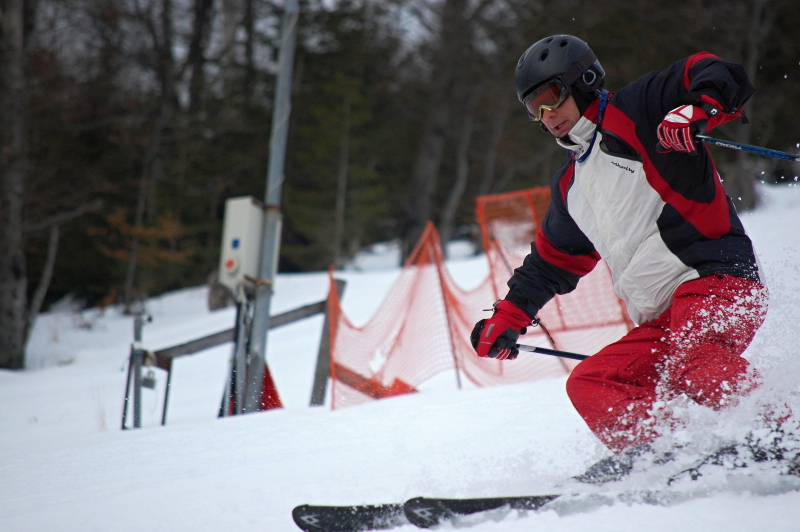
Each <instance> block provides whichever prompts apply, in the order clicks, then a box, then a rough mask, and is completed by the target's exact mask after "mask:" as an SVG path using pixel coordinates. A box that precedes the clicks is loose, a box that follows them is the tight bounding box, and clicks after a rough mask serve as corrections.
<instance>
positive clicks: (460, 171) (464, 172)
mask: <svg viewBox="0 0 800 532" xmlns="http://www.w3.org/2000/svg"><path fill="white" fill-rule="evenodd" d="M481 94H483V85H481V86H479V87H477V88H476V89H475V90H474V91H473V92H472V96H470V101H469V104H468V105H467V108H466V109H465V110H464V121H463V123H462V124H461V135H460V136H459V139H458V148H457V150H456V178H455V180H454V181H453V187H452V188H451V189H450V195H449V196H448V197H447V201H446V202H445V205H444V209H442V217H441V222H440V224H439V225H440V230H439V235H440V239H441V244H442V250H443V251H444V254H445V256H447V243H448V242H450V240H451V239H452V238H453V233H454V232H455V226H456V213H457V212H458V206H459V205H460V204H461V198H462V197H463V196H464V191H465V190H467V180H468V178H469V145H470V142H471V141H472V130H473V126H474V124H475V108H476V107H477V105H478V101H480V98H481Z"/></svg>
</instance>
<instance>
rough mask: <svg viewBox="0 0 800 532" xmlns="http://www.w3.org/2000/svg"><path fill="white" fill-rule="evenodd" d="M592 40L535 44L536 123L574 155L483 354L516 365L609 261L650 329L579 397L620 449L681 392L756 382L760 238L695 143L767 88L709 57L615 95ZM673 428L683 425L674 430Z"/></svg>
mask: <svg viewBox="0 0 800 532" xmlns="http://www.w3.org/2000/svg"><path fill="white" fill-rule="evenodd" d="M604 76H605V72H604V71H603V68H602V66H601V65H600V63H599V61H598V60H597V58H596V57H595V55H594V53H593V52H592V50H591V49H590V48H589V46H588V45H587V44H586V43H585V42H584V41H582V40H580V39H578V38H576V37H573V36H570V35H554V36H551V37H547V38H545V39H542V40H540V41H538V42H536V43H535V44H533V45H532V46H531V47H530V48H528V49H527V50H526V51H525V53H524V54H522V57H521V58H520V59H519V62H518V63H517V68H516V88H517V96H518V97H519V100H520V102H522V103H523V105H524V106H525V109H526V112H527V113H528V116H529V118H530V119H531V120H532V121H534V122H539V124H540V126H541V128H542V130H543V131H545V132H547V133H550V134H552V135H553V136H555V137H556V142H557V143H558V144H559V145H560V146H562V147H563V148H565V149H566V150H567V154H566V157H565V159H564V162H563V164H562V165H561V168H559V170H558V171H557V172H556V175H555V176H554V177H553V180H552V183H551V196H552V203H551V206H550V208H549V210H548V211H547V215H546V217H545V219H544V222H543V223H542V227H541V228H540V230H539V233H538V235H537V237H536V241H535V242H534V243H533V244H532V245H531V253H530V254H529V255H528V256H527V257H526V258H525V261H524V263H523V264H522V266H520V267H519V268H517V269H516V270H515V271H514V274H513V276H512V277H511V279H510V280H509V281H508V286H509V291H508V294H507V295H506V296H505V298H504V299H503V300H501V301H499V302H497V303H496V304H495V307H494V313H493V315H492V317H491V318H489V319H485V320H481V321H479V322H478V323H477V324H476V325H475V328H474V330H473V332H472V344H473V347H475V349H476V351H477V354H478V356H481V357H491V358H496V359H500V360H503V359H512V358H515V357H516V355H517V354H518V351H517V349H516V348H515V345H516V342H517V339H518V338H519V334H520V332H524V329H525V328H526V327H527V326H530V325H531V323H532V321H533V319H534V318H535V316H536V314H537V313H538V312H539V309H541V308H542V306H544V304H545V303H547V302H548V301H549V300H550V299H551V298H552V297H553V296H554V295H555V294H565V293H567V292H570V291H572V290H574V289H575V287H576V286H577V283H578V280H579V279H580V277H581V276H583V275H586V274H587V273H589V272H590V271H591V270H592V269H593V268H594V267H595V265H596V264H597V262H598V261H599V260H600V259H601V258H602V259H604V260H605V261H606V263H607V264H608V266H609V268H610V270H611V273H612V277H613V281H614V289H615V291H616V293H617V295H618V296H619V297H620V298H621V299H622V300H623V301H624V302H625V304H626V306H627V309H628V314H629V315H630V317H631V319H632V320H633V321H634V323H635V324H637V326H636V327H635V328H634V329H632V330H631V331H630V332H629V333H628V334H627V335H625V336H624V337H623V338H622V339H620V340H619V341H617V342H614V343H613V344H611V345H608V346H607V347H605V348H603V349H602V350H600V351H599V352H598V353H596V354H595V355H594V356H591V357H589V358H588V359H586V360H584V361H583V362H581V363H580V364H578V366H577V367H575V369H574V370H573V371H572V374H571V375H570V376H569V379H568V380H567V393H568V395H569V397H570V400H571V401H572V403H573V405H574V406H575V408H576V410H577V411H578V413H579V414H580V415H581V417H582V418H583V419H584V420H585V421H586V423H587V424H588V426H589V428H590V429H591V430H592V431H593V432H594V434H596V435H597V437H598V438H599V439H600V440H601V441H602V442H603V443H604V444H605V445H606V446H607V447H608V448H610V449H611V450H613V451H615V452H620V451H622V450H625V449H627V448H630V447H632V446H639V447H640V446H641V444H644V443H647V442H650V441H652V440H654V439H655V438H656V437H658V436H659V435H660V433H662V432H663V430H664V427H665V425H664V423H661V421H662V420H663V419H664V418H666V419H669V415H668V411H666V410H661V411H659V406H661V405H665V404H667V403H668V401H669V400H671V399H674V398H676V397H678V396H680V395H682V394H684V395H685V396H687V397H689V398H690V399H691V400H693V401H695V402H697V403H699V404H700V405H703V406H706V407H709V408H712V409H720V408H723V407H725V406H726V405H729V404H731V403H732V402H733V401H734V400H735V397H736V396H737V395H743V394H746V393H747V392H748V391H750V390H751V389H752V388H754V387H755V386H756V384H757V375H755V374H754V372H753V371H752V370H751V369H750V368H749V367H748V362H747V360H745V359H744V358H743V357H742V356H741V354H742V353H743V352H744V350H745V349H746V348H747V346H748V345H749V344H750V342H751V341H752V339H753V336H754V335H755V333H756V330H757V329H758V328H759V327H760V325H761V324H762V322H763V321H764V317H765V315H766V310H767V299H768V295H767V289H766V287H765V286H764V283H763V280H762V276H761V270H760V268H759V265H758V261H757V258H756V254H755V251H754V249H753V245H752V242H751V241H750V239H749V238H748V236H747V234H745V231H744V228H743V227H742V223H741V221H740V220H739V217H738V216H737V214H736V210H735V209H734V206H733V204H732V202H731V200H730V198H728V197H727V196H726V194H725V192H724V190H723V188H722V184H721V180H720V177H719V175H718V173H717V171H716V168H715V165H714V161H713V159H712V158H711V155H710V153H709V152H708V149H707V148H706V147H705V145H703V144H698V142H697V141H696V139H695V135H696V134H702V133H704V132H707V131H710V130H711V129H713V128H714V127H717V126H719V125H721V124H724V123H726V122H730V121H731V120H734V119H736V118H739V117H741V118H742V120H743V121H744V115H743V111H742V107H743V106H744V104H745V102H746V101H747V100H748V99H749V98H750V96H751V95H752V94H753V92H754V88H753V85H752V84H751V83H750V81H749V79H748V77H747V74H746V73H745V70H744V68H743V67H741V66H740V65H736V64H732V63H728V62H725V61H723V60H722V59H720V58H719V57H716V56H714V55H712V54H709V53H706V52H701V53H698V54H695V55H692V56H691V57H689V58H687V59H683V60H681V61H678V62H677V63H675V64H673V65H671V66H670V67H669V68H667V69H666V70H664V71H663V72H653V73H650V74H647V75H645V76H643V77H641V78H640V79H638V80H636V81H634V82H633V83H631V84H630V85H628V86H626V87H624V88H623V89H621V90H619V91H617V92H615V93H613V94H611V93H609V92H607V91H606V90H604V89H603V83H604ZM667 425H668V423H667Z"/></svg>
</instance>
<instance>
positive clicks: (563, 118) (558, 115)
mask: <svg viewBox="0 0 800 532" xmlns="http://www.w3.org/2000/svg"><path fill="white" fill-rule="evenodd" d="M580 119H581V112H580V111H579V110H578V105H577V104H576V103H575V98H573V97H572V96H570V97H568V98H567V99H566V100H564V103H562V104H561V105H559V106H558V107H556V108H555V109H553V110H552V111H550V110H548V109H544V110H543V111H542V124H544V126H545V127H546V128H547V131H549V132H550V133H551V134H552V135H555V136H556V137H558V138H563V137H564V136H566V134H567V133H569V132H570V130H572V128H573V127H575V124H577V123H578V120H580Z"/></svg>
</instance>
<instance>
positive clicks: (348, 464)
mask: <svg viewBox="0 0 800 532" xmlns="http://www.w3.org/2000/svg"><path fill="white" fill-rule="evenodd" d="M759 193H760V194H761V195H762V197H763V207H762V208H761V209H759V210H757V211H755V212H753V213H747V214H744V215H743V216H742V218H743V221H744V223H745V225H746V228H747V231H748V233H749V234H750V235H751V237H752V238H753V240H754V242H755V244H756V247H757V249H758V251H759V254H760V257H761V261H762V263H763V265H764V267H765V268H766V271H767V274H768V278H769V285H770V290H771V296H772V299H771V303H770V305H771V307H770V314H769V316H768V318H767V321H766V323H765V325H764V326H763V327H762V329H761V330H760V331H759V334H758V335H757V337H756V340H755V341H754V343H753V345H752V346H751V347H750V349H749V350H748V351H747V353H746V356H747V357H748V358H749V359H750V360H751V361H752V362H753V363H754V365H756V366H757V367H758V368H759V370H760V371H761V372H762V373H763V375H764V378H765V385H764V386H763V387H762V388H761V389H760V390H759V391H757V392H756V393H755V394H754V395H753V396H752V397H750V398H748V399H746V400H744V401H743V402H742V404H741V405H739V406H738V407H736V408H734V409H731V410H729V411H726V412H722V413H709V412H707V411H705V410H704V409H701V408H699V407H692V405H686V406H685V408H684V410H685V418H686V420H687V423H688V425H687V426H686V427H685V428H684V429H682V430H681V431H679V432H677V433H676V434H675V435H673V436H671V438H672V441H678V442H682V443H691V444H692V445H693V446H694V447H695V448H696V449H699V450H703V449H708V450H710V449H713V448H715V445H718V444H719V442H720V441H722V439H724V438H725V437H726V436H730V435H732V434H741V433H742V430H744V429H746V428H747V427H748V426H749V424H750V422H751V419H752V418H753V416H754V415H755V413H756V412H757V411H758V409H759V408H761V405H763V404H779V403H785V404H788V405H790V406H792V407H793V408H794V409H795V411H797V410H798V409H800V384H798V383H800V357H798V356H797V347H796V346H797V345H798V343H800V332H798V331H799V329H798V309H800V296H799V295H798V294H800V236H798V232H797V228H798V227H800V187H797V186H796V185H791V186H775V187H772V186H766V185H764V186H762V187H761V188H759ZM450 256H451V261H450V262H449V265H448V266H449V268H450V270H451V272H452V274H453V276H454V277H455V278H456V280H457V281H458V282H459V283H460V284H462V285H463V286H464V287H466V288H469V287H472V286H476V285H477V284H479V283H480V282H481V281H482V280H483V278H484V277H485V276H486V272H487V266H486V263H485V260H484V259H483V257H481V256H478V257H473V256H470V254H469V252H468V249H467V247H466V245H465V244H463V243H462V244H460V245H459V247H458V248H453V249H452V250H451V254H450ZM396 264H397V246H396V243H387V244H383V245H381V246H376V248H374V249H373V250H372V252H371V253H367V254H364V255H362V256H361V257H359V258H358V259H357V260H355V261H354V262H353V264H352V265H351V266H350V267H349V268H347V269H345V270H344V271H341V272H338V273H337V275H338V276H340V277H342V278H344V279H346V280H347V288H346V291H345V294H344V298H343V304H344V307H345V311H346V312H347V314H348V316H349V317H350V318H351V320H352V321H353V322H354V323H356V324H362V323H365V322H366V321H368V320H369V318H370V316H371V315H372V314H373V313H374V312H375V310H376V309H377V308H378V306H379V305H380V304H381V300H382V297H383V296H384V294H386V292H387V291H388V289H389V287H390V286H391V283H392V282H393V281H394V279H396V278H397V275H398V271H399V270H398V268H397V267H396ZM326 290H327V279H326V274H325V273H324V272H318V273H309V274H291V275H290V274H286V275H280V276H279V277H278V279H277V282H276V293H275V297H274V298H273V305H272V308H273V312H274V313H278V312H281V311H285V310H289V309H291V308H295V307H297V306H300V305H304V304H307V303H313V302H315V301H319V300H321V299H323V298H324V297H325V295H326ZM206 309H207V307H206V291H205V288H204V287H198V288H191V289H186V290H181V291H178V292H174V293H170V294H167V295H164V296H162V297H158V298H154V299H152V300H150V301H148V303H147V310H148V312H149V313H150V314H151V315H152V316H153V321H152V323H150V324H147V325H146V326H145V327H144V334H143V340H144V344H145V345H146V346H147V347H148V348H150V349H153V350H157V349H160V348H164V347H168V346H171V345H175V344H178V343H181V342H185V341H188V340H192V339H195V338H198V337H201V336H204V335H207V334H210V333H212V332H216V331H221V330H225V329H228V328H230V327H232V325H233V320H234V311H233V309H230V308H229V309H223V310H219V311H214V312H209V311H208V310H206ZM321 327H322V318H321V317H319V316H317V317H312V318H308V319H306V320H303V321H301V322H298V323H295V324H293V325H289V326H285V327H282V328H279V329H275V330H273V331H272V332H271V333H270V335H269V347H268V361H269V365H270V368H271V370H272V373H273V376H274V379H275V382H276V385H277V388H278V391H279V393H280V395H281V399H282V401H283V403H284V405H285V408H283V409H281V410H273V411H268V412H262V413H257V414H251V415H246V416H238V417H229V418H223V419H218V418H217V417H216V414H217V409H218V408H219V402H220V399H221V396H222V393H223V386H224V381H225V379H226V375H227V368H228V359H229V357H230V351H231V346H230V344H226V345H223V346H220V347H218V348H215V349H210V350H207V351H204V352H202V353H198V354H196V355H193V356H187V357H183V358H180V359H177V360H176V362H175V365H174V369H173V380H172V391H171V396H170V405H169V412H168V419H167V425H166V426H164V427H162V426H160V417H161V400H162V397H163V392H164V385H165V381H166V376H165V374H164V373H163V372H162V371H161V370H156V372H157V378H158V383H157V386H156V389H155V390H148V389H145V390H144V391H143V394H144V398H143V399H144V402H143V409H142V418H143V421H142V423H143V428H142V429H141V430H127V431H122V430H120V419H121V412H122V406H123V395H124V390H125V378H126V370H127V358H128V350H129V346H130V342H131V341H132V337H133V320H132V318H131V317H129V316H124V315H122V314H121V313H120V311H119V309H116V308H109V309H106V310H105V311H101V310H100V309H90V310H86V311H83V312H78V311H75V310H73V309H72V308H70V305H69V304H68V302H65V304H64V305H61V306H59V307H58V308H56V309H54V310H53V311H51V312H48V313H45V314H43V315H42V316H41V317H40V319H39V320H38V322H37V324H36V328H35V330H34V334H33V337H32V340H31V342H30V345H29V348H28V360H29V365H30V369H28V370H26V371H20V372H11V371H0V404H1V405H2V408H0V530H3V531H6V530H7V531H37V532H38V531H44V530H58V531H81V532H84V531H128V530H130V531H139V530H169V531H174V532H178V531H184V530H185V531H192V532H206V531H208V532H211V531H228V530H236V531H240V532H244V531H296V530H299V529H297V528H296V526H295V525H294V523H293V522H292V519H291V509H292V508H293V507H294V506H296V505H299V504H302V503H316V504H355V503H373V504H374V503H386V502H396V501H402V500H405V499H407V498H410V497H414V496H419V495H427V496H442V497H460V496H499V495H522V494H536V493H547V492H548V491H556V492H557V491H559V488H562V487H563V486H565V485H566V486H569V483H568V482H567V483H566V484H565V479H568V478H569V477H570V476H572V475H575V474H578V473H580V472H582V471H583V470H584V469H585V468H586V467H587V466H588V465H590V464H591V463H593V462H594V461H596V460H598V459H600V458H602V457H603V456H606V455H607V454H608V453H607V451H605V449H604V448H603V447H602V446H601V445H600V444H599V443H598V442H597V440H596V439H595V438H594V436H593V435H592V434H591V433H590V432H589V431H588V429H587V428H586V426H585V425H584V423H583V421H582V420H581V419H580V418H579V417H578V416H577V414H576V413H575V412H574V410H573V409H572V407H571V405H570V402H569V400H568V398H567V396H566V394H565V392H564V380H563V379H549V380H544V381H539V382H535V383H528V384H521V385H515V386H501V387H494V388H476V387H474V386H466V387H465V388H464V389H463V390H460V391H459V390H456V387H455V379H454V377H453V375H442V376H440V378H437V379H434V382H431V383H429V384H428V385H427V386H425V387H424V391H423V392H422V393H418V394H414V395H408V396H402V397H397V398H392V399H385V400H381V401H375V402H372V403H369V404H367V405H363V406H357V407H352V408H346V409H342V410H336V411H331V410H330V409H329V408H328V407H314V408H312V407H309V406H308V401H309V398H310V395H311V386H312V379H313V371H314V366H315V363H316V353H317V348H318V343H319V337H320V332H321ZM327 404H329V403H327ZM735 473H736V474H733V473H730V472H725V471H720V472H718V473H717V474H715V475H707V476H704V477H701V479H700V480H698V481H696V482H691V481H687V482H684V483H682V484H681V485H679V486H678V487H676V488H675V489H674V493H673V495H671V496H670V497H667V498H664V499H661V500H660V504H649V503H646V502H644V501H643V500H642V499H637V498H636V497H634V498H632V499H629V500H621V499H620V498H619V497H614V490H617V491H623V492H625V493H628V494H631V493H637V491H638V492H642V493H644V492H648V491H650V490H660V489H662V488H664V484H663V478H661V479H659V478H658V475H659V474H660V473H659V471H657V470H653V471H644V472H639V474H634V475H631V476H630V477H629V478H627V479H625V480H623V481H620V482H619V483H615V486H613V487H610V488H609V487H604V488H597V487H593V488H592V489H591V490H589V495H588V496H587V497H584V498H583V499H578V501H579V502H577V503H569V501H565V502H564V503H562V504H561V505H560V506H555V507H554V508H553V509H550V510H547V511H541V512H539V513H517V512H507V511H506V512H502V511H500V512H495V513H491V514H489V515H486V516H481V517H480V518H477V519H476V520H475V521H474V522H473V524H472V526H471V528H470V530H475V531H511V530H521V529H522V530H538V531H556V530H557V531H559V532H571V531H584V530H593V531H597V532H601V531H604V530H609V531H610V530H613V531H627V530H630V531H634V530H636V531H640V530H643V529H647V530H648V532H658V531H670V532H674V531H675V530H725V531H726V532H736V531H752V530H760V529H768V530H770V531H773V532H774V531H797V530H798V529H800V524H798V523H800V479H797V478H796V477H787V476H784V475H778V474H777V473H776V472H775V471H771V470H769V469H758V468H750V469H748V470H740V471H738V472H735ZM400 530H415V528H413V527H412V526H410V525H408V526H407V527H404V528H402V529H400Z"/></svg>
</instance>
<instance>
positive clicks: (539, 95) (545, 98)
mask: <svg viewBox="0 0 800 532" xmlns="http://www.w3.org/2000/svg"><path fill="white" fill-rule="evenodd" d="M570 94H572V90H571V89H570V87H569V86H567V84H565V83H564V82H563V81H562V80H561V79H560V78H553V79H551V80H550V81H548V82H546V83H543V84H542V85H539V86H538V87H536V88H535V89H533V92H531V93H530V94H529V95H528V96H526V97H525V100H523V102H522V104H523V105H524V106H525V108H526V109H527V110H528V114H529V115H530V117H531V120H533V121H534V122H538V121H540V120H541V119H542V114H543V113H544V111H545V109H546V110H548V111H552V110H554V109H555V108H556V107H558V106H559V105H561V104H562V103H564V100H566V99H567V98H568V97H569V95H570Z"/></svg>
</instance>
